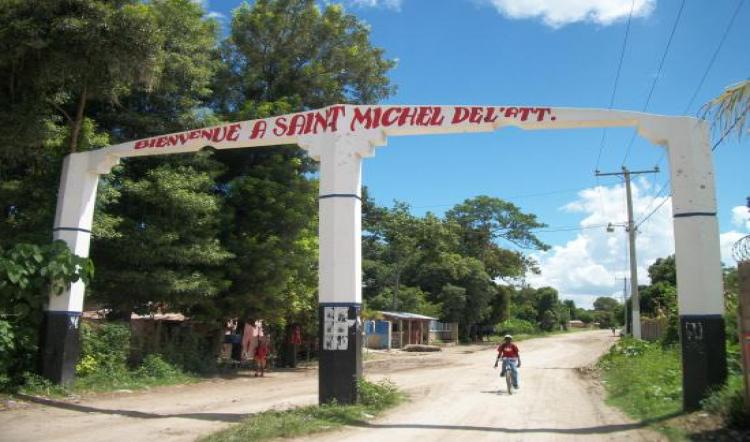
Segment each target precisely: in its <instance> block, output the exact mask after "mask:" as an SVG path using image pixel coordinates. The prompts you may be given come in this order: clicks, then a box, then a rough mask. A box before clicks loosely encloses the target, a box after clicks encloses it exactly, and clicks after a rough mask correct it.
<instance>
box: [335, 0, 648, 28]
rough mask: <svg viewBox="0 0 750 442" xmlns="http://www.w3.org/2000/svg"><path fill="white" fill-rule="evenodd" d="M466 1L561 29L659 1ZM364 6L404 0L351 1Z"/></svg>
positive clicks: (608, 20) (619, 17)
mask: <svg viewBox="0 0 750 442" xmlns="http://www.w3.org/2000/svg"><path fill="white" fill-rule="evenodd" d="M465 1H466V3H468V4H471V3H474V4H478V5H480V6H490V7H493V8H494V9H496V10H497V12H498V13H500V14H501V15H503V16H504V17H506V18H508V19H512V20H540V21H541V22H542V23H543V24H545V25H547V26H549V27H551V28H555V29H557V28H561V27H563V26H566V25H569V24H573V23H593V24H597V25H600V26H608V25H611V24H613V23H616V22H619V21H623V20H627V18H628V16H629V15H630V8H631V6H632V8H633V17H634V18H645V17H648V16H650V15H651V13H652V12H653V10H654V9H655V7H656V0H635V2H631V0H569V1H560V0H465ZM347 2H348V3H349V4H350V5H352V6H354V7H360V8H385V9H392V10H395V11H399V10H401V6H402V4H403V3H404V0H347Z"/></svg>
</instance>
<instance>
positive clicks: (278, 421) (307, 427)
mask: <svg viewBox="0 0 750 442" xmlns="http://www.w3.org/2000/svg"><path fill="white" fill-rule="evenodd" d="M359 396H360V398H359V403H357V404H356V405H338V404H335V403H334V404H328V405H322V406H317V405H313V406H309V407H301V408H293V409H290V410H286V411H266V412H263V413H259V414H256V415H254V416H251V417H249V418H248V419H246V420H245V421H243V422H241V423H239V424H237V425H234V426H232V427H229V428H228V429H226V430H223V431H220V432H217V433H214V434H211V435H209V436H206V437H203V438H201V439H199V440H200V442H244V441H263V440H270V439H276V438H286V437H295V436H301V435H308V434H312V433H319V432H322V431H330V430H335V429H337V428H340V427H342V426H345V425H358V424H362V423H364V422H367V421H368V420H370V419H373V418H375V417H376V416H377V415H378V414H380V413H382V412H383V411H385V410H387V409H389V408H391V407H394V406H396V405H398V404H399V403H400V402H402V401H403V400H404V399H405V396H404V395H403V393H401V392H399V391H398V389H397V388H396V386H395V385H394V384H392V383H390V382H388V381H383V382H379V383H371V382H368V381H365V380H362V381H360V383H359Z"/></svg>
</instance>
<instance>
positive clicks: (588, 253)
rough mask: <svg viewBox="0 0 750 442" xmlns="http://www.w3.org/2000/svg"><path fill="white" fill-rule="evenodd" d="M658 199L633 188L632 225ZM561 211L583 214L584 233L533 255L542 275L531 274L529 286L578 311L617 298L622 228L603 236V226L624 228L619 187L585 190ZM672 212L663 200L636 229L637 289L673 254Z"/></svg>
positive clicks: (643, 186)
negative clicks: (554, 293) (549, 290)
mask: <svg viewBox="0 0 750 442" xmlns="http://www.w3.org/2000/svg"><path fill="white" fill-rule="evenodd" d="M663 199H664V197H658V198H656V197H655V195H654V194H653V190H652V189H650V187H649V186H648V184H647V182H646V181H637V182H635V183H633V207H634V213H635V215H636V219H637V220H638V219H639V217H642V216H643V215H644V214H646V213H649V212H650V211H651V210H653V208H655V207H656V206H658V205H659V204H660V203H661V202H662V201H663ZM562 210H564V211H567V212H573V213H581V214H583V216H584V218H583V220H581V222H580V226H581V227H582V228H583V230H582V231H581V233H579V234H578V235H577V236H576V237H575V238H574V239H572V240H570V241H568V242H567V243H566V244H564V245H558V246H554V247H553V248H552V250H550V251H548V252H546V253H540V254H537V255H536V256H535V257H536V259H537V260H538V261H539V263H540V267H541V270H542V274H541V275H530V276H529V277H528V278H527V280H528V282H529V283H530V284H531V285H532V286H534V287H541V286H545V285H549V286H552V287H555V288H556V289H557V290H558V291H559V293H560V297H561V298H565V299H573V300H575V301H576V304H577V305H580V306H583V307H591V305H592V303H593V301H594V300H595V299H596V298H597V297H599V296H614V297H616V298H617V299H620V298H621V296H622V291H621V289H620V288H621V287H622V281H618V280H617V279H616V278H621V277H623V276H629V267H628V265H629V264H628V262H629V261H628V255H627V253H628V249H627V247H626V246H627V234H626V232H625V229H624V227H623V226H615V231H614V232H612V233H608V232H607V231H606V225H607V224H608V223H610V222H612V223H614V224H624V223H625V218H626V215H625V214H626V209H625V188H624V186H622V185H618V186H613V187H604V186H599V187H595V188H590V189H586V190H584V191H582V192H580V193H579V194H578V199H576V200H575V201H573V202H571V203H569V204H567V205H565V206H564V207H562ZM671 213H672V212H671V201H667V202H666V203H665V204H664V205H663V206H661V207H660V208H659V210H657V211H656V212H655V213H654V215H653V216H652V217H651V218H650V219H649V220H648V222H647V223H644V224H643V225H642V226H641V227H640V228H639V233H638V236H637V239H636V250H637V251H638V256H637V259H638V277H639V282H640V283H641V284H643V283H648V272H647V270H648V266H649V265H651V264H652V263H653V262H654V261H655V260H656V259H657V258H660V257H664V256H668V255H671V254H673V253H674V239H673V233H672V217H671Z"/></svg>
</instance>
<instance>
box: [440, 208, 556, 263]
mask: <svg viewBox="0 0 750 442" xmlns="http://www.w3.org/2000/svg"><path fill="white" fill-rule="evenodd" d="M446 219H447V220H448V221H449V222H454V223H456V224H457V225H458V227H459V229H460V232H461V233H460V238H461V250H462V253H465V254H466V255H468V256H473V257H476V258H477V259H480V260H481V261H482V262H483V263H484V265H485V268H486V269H487V273H488V274H489V275H490V276H491V277H492V278H500V277H520V276H523V275H525V274H526V272H527V271H529V270H532V271H534V270H537V269H536V266H535V263H534V262H533V261H532V260H531V259H530V258H528V257H526V256H524V255H523V254H522V253H520V252H517V251H513V250H508V249H504V248H502V247H500V245H499V242H500V241H505V242H507V243H509V244H511V245H513V246H515V247H520V248H522V249H535V250H547V249H548V248H549V246H547V245H546V244H544V243H543V242H542V241H540V240H539V239H538V238H537V237H536V236H535V235H534V234H533V232H532V230H533V229H535V228H540V227H544V226H545V224H542V223H539V222H538V221H537V220H536V215H533V214H528V213H523V212H521V210H520V209H519V208H518V207H516V206H515V205H514V204H512V203H509V202H507V201H503V200H501V199H499V198H494V197H489V196H484V195H482V196H478V197H475V198H471V199H467V200H466V201H464V202H463V203H461V204H457V205H456V206H455V207H453V208H452V209H451V210H449V211H448V212H447V213H446Z"/></svg>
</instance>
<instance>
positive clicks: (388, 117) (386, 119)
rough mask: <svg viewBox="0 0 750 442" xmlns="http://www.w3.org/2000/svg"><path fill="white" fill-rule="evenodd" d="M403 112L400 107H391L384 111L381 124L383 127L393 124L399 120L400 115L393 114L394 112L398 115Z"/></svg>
mask: <svg viewBox="0 0 750 442" xmlns="http://www.w3.org/2000/svg"><path fill="white" fill-rule="evenodd" d="M400 112H401V108H400V107H389V108H388V109H386V110H385V112H383V118H382V119H381V121H382V123H381V125H382V126H383V127H388V126H393V125H394V124H395V123H396V121H398V116H395V117H394V116H392V115H393V113H396V114H397V115H398V114H399V113H400Z"/></svg>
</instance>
